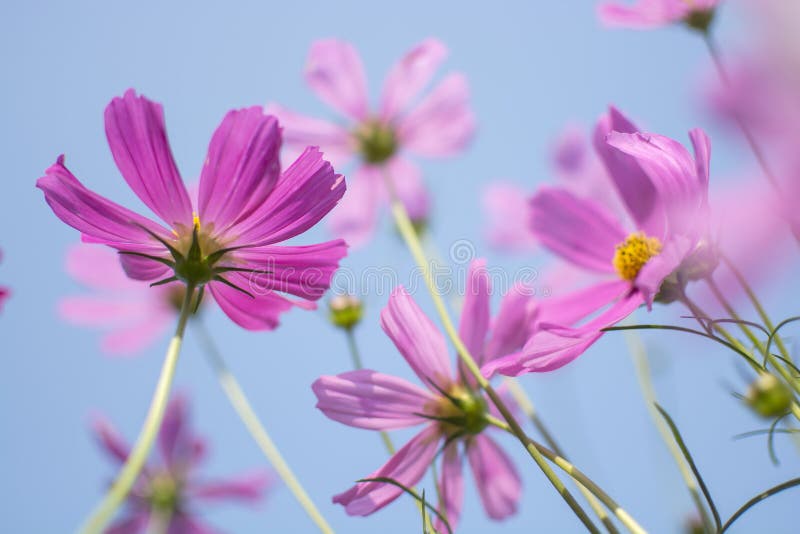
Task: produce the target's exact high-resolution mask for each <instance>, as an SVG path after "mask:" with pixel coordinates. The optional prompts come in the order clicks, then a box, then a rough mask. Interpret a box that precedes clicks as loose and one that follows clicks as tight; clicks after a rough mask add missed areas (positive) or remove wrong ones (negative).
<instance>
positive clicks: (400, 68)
mask: <svg viewBox="0 0 800 534" xmlns="http://www.w3.org/2000/svg"><path fill="white" fill-rule="evenodd" d="M446 58H447V47H445V46H444V44H443V43H442V42H441V41H439V40H438V39H434V38H428V39H425V40H424V41H422V42H421V43H419V44H417V45H416V46H414V48H412V49H411V50H409V51H408V52H407V53H406V54H405V55H404V56H403V57H402V58H400V61H398V62H397V63H396V64H395V65H394V66H393V67H392V69H391V70H390V71H389V74H388V75H387V77H386V81H385V82H384V85H383V92H382V94H381V104H380V116H381V120H384V121H390V120H392V119H393V118H394V117H395V116H397V115H398V114H399V113H400V112H402V111H403V110H404V109H405V108H406V107H407V106H408V105H409V103H410V102H411V101H412V100H413V99H414V98H415V97H416V96H417V95H418V94H419V92H420V91H422V89H424V88H425V86H426V85H428V83H430V81H431V79H432V78H433V75H434V74H435V73H436V70H437V69H438V68H439V66H440V65H441V64H442V62H443V61H444V60H445V59H446Z"/></svg>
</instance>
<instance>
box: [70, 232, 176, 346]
mask: <svg viewBox="0 0 800 534" xmlns="http://www.w3.org/2000/svg"><path fill="white" fill-rule="evenodd" d="M66 270H67V273H68V274H69V275H70V276H71V277H72V278H73V279H74V280H75V281H76V282H78V283H80V284H82V285H84V286H85V287H86V288H87V289H89V290H90V291H91V292H90V293H87V294H83V295H78V296H71V297H65V298H63V299H61V301H60V302H59V304H58V312H59V315H61V317H62V318H64V320H66V321H69V322H70V323H73V324H76V325H80V326H88V327H93V328H102V329H105V330H107V333H106V334H104V335H103V337H102V339H101V342H100V348H101V349H102V350H103V351H104V352H106V353H109V354H113V355H131V354H135V353H136V352H139V351H140V350H142V349H144V348H145V347H147V346H148V345H150V344H151V343H153V342H155V341H156V339H158V338H159V337H161V336H162V335H163V334H164V333H165V332H166V331H167V330H169V329H170V328H171V326H172V322H173V319H174V318H175V317H177V315H178V312H179V310H180V306H181V303H182V302H183V296H184V292H185V291H186V286H185V285H184V284H182V283H180V282H173V283H171V284H165V285H161V286H156V287H153V288H151V287H149V284H148V283H147V282H142V281H139V280H132V279H130V278H128V277H127V276H125V272H124V271H123V270H122V266H121V265H120V263H119V256H118V255H117V254H116V253H114V251H112V250H110V249H108V248H106V247H102V246H97V245H89V244H78V245H73V246H72V247H70V249H69V250H68V252H67V257H66Z"/></svg>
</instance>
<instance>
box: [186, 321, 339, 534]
mask: <svg viewBox="0 0 800 534" xmlns="http://www.w3.org/2000/svg"><path fill="white" fill-rule="evenodd" d="M196 323H197V325H198V328H197V329H196V331H197V332H198V333H199V334H200V337H201V338H202V343H201V344H202V345H203V348H204V349H205V350H204V352H205V354H206V357H207V359H208V361H209V363H210V364H211V367H213V369H214V372H215V374H216V375H217V379H218V380H219V383H220V385H221V386H222V390H223V391H224V392H225V394H226V395H227V396H228V400H229V401H230V403H231V405H232V406H233V408H234V410H236V413H237V414H238V415H239V418H240V419H241V420H242V422H243V423H244V426H245V427H246V428H247V430H248V432H250V435H251V436H252V437H253V440H254V441H255V442H256V444H257V445H258V447H259V448H260V449H261V452H263V453H264V456H266V458H267V460H268V461H269V463H270V464H272V467H273V468H274V469H275V471H276V472H277V473H278V476H279V477H281V480H283V482H284V484H286V487H288V488H289V491H291V492H292V495H294V498H295V499H296V500H297V502H298V503H299V504H300V506H302V507H303V510H304V511H305V512H306V514H307V515H308V517H309V518H310V519H311V521H313V522H314V524H315V525H316V526H317V528H318V529H319V530H320V532H323V533H325V534H333V529H332V528H331V526H330V525H329V524H328V522H327V521H326V520H325V518H324V517H323V516H322V514H321V513H320V512H319V510H318V509H317V507H316V506H315V505H314V502H313V501H312V500H311V497H309V496H308V493H306V491H305V489H303V486H302V485H301V484H300V481H299V480H297V477H296V476H295V475H294V473H293V472H292V469H291V468H290V467H289V464H288V463H286V460H284V459H283V456H282V455H281V453H280V451H279V450H278V447H277V446H276V445H275V443H274V442H273V441H272V438H271V437H270V436H269V434H268V433H267V429H266V428H264V425H262V424H261V421H260V420H259V418H258V415H256V413H255V411H254V410H253V408H252V406H251V405H250V402H249V401H248V400H247V397H246V396H245V394H244V391H243V390H242V387H241V386H240V385H239V382H238V381H237V380H236V377H234V376H233V374H232V373H231V372H230V370H229V369H228V367H227V365H226V364H225V360H224V359H223V358H222V355H221V354H220V352H219V350H218V349H217V346H216V344H215V343H214V340H213V339H212V338H211V336H210V335H209V333H208V331H207V330H206V327H205V325H204V324H203V322H202V319H200V318H198V319H197V321H196Z"/></svg>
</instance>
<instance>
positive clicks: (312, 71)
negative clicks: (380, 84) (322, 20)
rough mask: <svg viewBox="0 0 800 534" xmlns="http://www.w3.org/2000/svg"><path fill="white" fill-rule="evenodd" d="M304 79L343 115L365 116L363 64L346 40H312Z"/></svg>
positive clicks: (360, 117) (365, 91)
mask: <svg viewBox="0 0 800 534" xmlns="http://www.w3.org/2000/svg"><path fill="white" fill-rule="evenodd" d="M305 77H306V82H307V83H308V85H309V86H311V89H313V90H314V92H315V93H317V96H319V97H320V98H321V99H322V100H323V101H324V102H325V103H327V104H328V105H329V106H331V107H332V108H334V109H336V110H337V111H339V112H340V113H342V114H343V115H345V116H346V117H349V118H351V119H355V120H363V119H365V118H366V117H367V106H368V103H369V100H368V97H367V80H366V76H365V75H364V66H363V65H362V64H361V58H360V57H359V55H358V52H357V51H356V49H355V48H354V47H353V45H351V44H350V43H346V42H344V41H339V40H337V39H325V40H320V41H315V42H314V43H312V45H311V50H310V51H309V53H308V59H307V60H306V71H305Z"/></svg>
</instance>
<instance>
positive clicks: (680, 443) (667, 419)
mask: <svg viewBox="0 0 800 534" xmlns="http://www.w3.org/2000/svg"><path fill="white" fill-rule="evenodd" d="M653 404H655V407H656V409H657V410H658V411H659V413H660V414H661V417H663V418H664V421H665V422H666V423H667V425H668V426H669V429H670V430H671V431H672V436H673V437H674V438H675V441H676V442H677V443H678V447H680V449H681V452H682V453H683V457H684V458H685V459H686V462H687V463H688V464H689V467H691V468H692V473H694V478H695V479H697V484H698V485H699V486H700V489H701V490H702V492H703V496H704V497H705V498H706V502H708V507H709V508H711V513H712V514H713V515H714V524H715V525H716V527H717V531H719V529H720V524H721V520H720V517H719V512H718V511H717V507H716V505H715V504H714V500H713V499H712V498H711V493H709V491H708V487H707V486H706V483H705V481H703V477H702V476H700V471H699V470H698V469H697V465H695V463H694V459H692V455H691V454H690V453H689V449H688V448H687V447H686V443H684V441H683V438H682V437H681V433H680V431H679V430H678V427H677V426H676V425H675V422H674V421H673V420H672V418H671V417H670V416H669V414H668V413H667V411H666V410H664V408H662V407H661V406H659V404H658V403H657V402H656V403H653Z"/></svg>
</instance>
